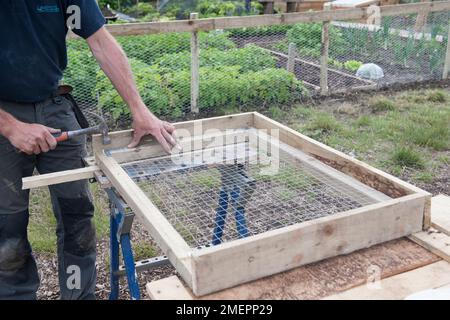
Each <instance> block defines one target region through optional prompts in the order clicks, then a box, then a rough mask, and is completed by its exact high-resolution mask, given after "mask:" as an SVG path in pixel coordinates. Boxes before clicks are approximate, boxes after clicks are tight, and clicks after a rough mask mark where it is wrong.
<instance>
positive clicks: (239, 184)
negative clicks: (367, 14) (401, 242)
mask: <svg viewBox="0 0 450 320" xmlns="http://www.w3.org/2000/svg"><path fill="white" fill-rule="evenodd" d="M271 152H273V150H272V149H271V150H269V151H267V150H266V149H264V148H256V147H254V146H252V145H250V144H249V143H248V142H247V143H246V142H243V143H239V144H235V145H228V146H224V147H216V148H214V149H213V150H212V151H211V150H209V151H206V152H205V150H200V151H197V152H194V153H192V157H186V156H183V154H181V155H178V156H176V157H174V156H172V157H165V158H159V159H149V160H141V161H136V162H132V163H128V164H124V165H123V168H124V170H125V171H126V172H127V173H128V174H129V175H130V177H132V178H133V179H134V181H136V183H137V184H138V185H139V186H140V187H141V189H142V190H143V191H144V192H145V193H146V195H147V196H148V197H149V198H150V199H151V200H152V202H153V203H154V204H155V205H156V206H157V207H158V209H159V210H160V211H161V212H162V213H163V214H164V215H165V217H166V218H167V219H168V221H169V222H170V223H171V224H172V226H173V227H174V228H175V229H176V230H177V231H178V232H179V234H180V235H181V236H182V237H183V238H184V240H185V241H186V242H187V243H188V244H189V245H190V246H191V247H198V246H208V245H218V244H220V243H222V242H226V241H232V240H235V239H239V238H244V237H248V236H251V235H256V234H260V233H263V232H266V231H270V230H274V229H278V228H282V227H285V226H289V225H292V224H295V223H299V222H304V221H309V220H313V219H317V218H320V217H324V216H328V215H332V214H336V213H339V212H344V211H347V210H350V209H354V208H359V207H362V206H365V205H369V204H373V203H376V202H377V200H374V199H373V198H372V197H370V196H368V195H367V194H366V193H363V192H361V191H360V190H358V189H356V188H354V187H353V186H350V185H348V184H347V183H345V182H342V181H341V180H338V179H336V178H335V177H332V176H331V175H329V174H328V173H327V172H325V171H322V170H320V169H318V168H317V167H314V166H312V165H311V164H309V163H307V162H306V161H303V160H302V159H300V158H297V157H295V156H293V155H292V154H291V153H290V152H287V151H284V150H280V152H278V153H277V156H276V157H277V163H278V165H277V170H276V171H273V172H271V174H267V172H266V171H264V168H265V167H267V166H268V165H269V163H270V161H267V160H268V159H272V160H274V157H275V155H274V154H272V153H271ZM197 157H199V158H198V159H197ZM181 159H183V160H181ZM262 159H264V160H262Z"/></svg>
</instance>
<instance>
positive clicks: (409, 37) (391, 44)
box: [64, 11, 450, 129]
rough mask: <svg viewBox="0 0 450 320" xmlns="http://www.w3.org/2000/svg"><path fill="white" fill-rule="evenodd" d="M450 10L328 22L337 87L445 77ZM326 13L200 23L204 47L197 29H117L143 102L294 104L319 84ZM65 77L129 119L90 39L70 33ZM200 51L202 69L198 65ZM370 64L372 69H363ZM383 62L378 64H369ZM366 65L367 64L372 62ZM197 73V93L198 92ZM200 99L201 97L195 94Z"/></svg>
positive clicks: (116, 118) (118, 117) (115, 118)
mask: <svg viewBox="0 0 450 320" xmlns="http://www.w3.org/2000/svg"><path fill="white" fill-rule="evenodd" d="M449 20H450V13H449V12H448V11H445V12H431V13H429V14H428V15H426V19H425V18H424V17H423V14H421V13H419V14H408V15H400V14H399V15H396V16H386V17H382V19H381V23H380V24H379V25H368V24H367V23H366V22H365V21H339V22H337V21H334V22H331V25H330V28H329V53H328V65H327V69H328V72H327V74H328V87H329V89H330V92H340V91H344V92H346V91H350V90H356V89H361V88H373V87H383V86H389V85H392V84H399V83H410V82H416V81H421V80H431V79H440V78H441V77H442V70H443V66H444V61H445V53H446V47H447V41H448V28H449ZM322 30H323V23H298V24H286V25H274V26H262V27H249V28H230V29H225V30H213V31H209V32H199V33H198V48H199V56H198V58H197V57H196V56H193V55H192V46H193V45H195V43H196V42H193V41H192V34H191V33H189V32H179V33H162V34H153V35H136V36H119V37H117V39H118V41H119V43H120V44H121V45H122V47H123V49H124V51H125V52H126V53H127V55H128V57H129V58H130V63H131V67H132V69H133V72H134V75H135V79H136V82H137V85H138V88H139V91H140V93H141V95H142V97H143V100H144V102H145V104H146V105H147V106H148V107H149V108H150V109H151V110H152V111H153V112H154V113H155V114H156V115H157V116H159V117H161V118H163V119H165V120H169V121H176V120H181V119H190V118H195V117H198V116H199V115H198V114H197V113H193V112H192V108H193V104H195V105H196V106H195V107H196V108H195V109H197V108H198V109H199V110H200V116H202V117H203V116H205V115H209V114H223V113H228V112H239V111H244V110H245V111H255V110H256V111H258V110H262V109H265V108H267V107H268V106H272V105H278V106H280V105H281V106H286V107H289V106H290V105H292V104H294V103H296V102H297V101H300V100H301V99H303V98H304V97H306V96H308V95H315V94H318V93H319V92H320V85H321V81H320V79H321V64H320V57H321V54H322V51H321V50H322ZM68 55H69V66H68V69H67V71H66V73H65V78H64V82H65V83H67V84H70V85H72V86H73V87H74V88H75V92H74V95H75V98H76V99H77V101H78V102H79V103H80V105H81V107H82V109H83V110H90V111H94V112H96V113H101V114H102V115H103V116H104V117H106V118H107V119H108V120H109V123H110V125H111V128H112V129H116V128H121V129H124V128H128V127H129V126H130V123H131V115H130V113H129V110H128V108H127V107H126V104H125V103H124V102H123V101H122V99H121V98H120V97H119V95H118V93H117V92H116V91H115V90H114V88H113V86H112V85H111V83H110V82H109V80H108V79H107V78H106V76H105V75H104V74H103V72H102V71H101V70H100V68H99V67H98V65H97V64H96V62H95V59H94V58H93V57H92V54H91V53H90V51H89V49H88V47H87V45H86V44H85V43H84V42H83V41H81V40H70V41H69V46H68ZM193 59H198V65H199V67H198V69H196V68H193V67H192V66H193V65H194V66H195V64H193V61H194V60H193ZM367 65H369V72H368V73H367V72H365V73H364V72H359V71H360V70H359V69H361V68H363V67H366V66H367ZM373 65H376V66H377V67H379V68H378V69H377V70H381V73H382V75H383V77H378V75H379V74H380V73H379V72H378V73H377V72H375V75H374V74H373V72H372V71H373V70H371V69H370V66H372V68H373ZM366 71H367V70H366ZM193 75H197V77H198V79H199V82H198V84H195V83H194V87H195V86H196V85H197V86H198V91H199V93H198V101H197V100H195V101H193V95H192V90H193V89H192V88H193V83H192V82H193V79H194V78H195V77H194V76H193ZM194 102H195V103H194Z"/></svg>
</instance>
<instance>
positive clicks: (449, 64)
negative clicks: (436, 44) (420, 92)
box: [442, 24, 450, 79]
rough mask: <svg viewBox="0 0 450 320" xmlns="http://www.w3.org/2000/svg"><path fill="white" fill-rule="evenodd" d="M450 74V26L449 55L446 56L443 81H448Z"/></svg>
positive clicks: (449, 37) (449, 35) (448, 37)
mask: <svg viewBox="0 0 450 320" xmlns="http://www.w3.org/2000/svg"><path fill="white" fill-rule="evenodd" d="M449 72H450V24H449V26H448V34H447V53H446V54H445V62H444V71H443V72H442V79H447V78H448V74H449Z"/></svg>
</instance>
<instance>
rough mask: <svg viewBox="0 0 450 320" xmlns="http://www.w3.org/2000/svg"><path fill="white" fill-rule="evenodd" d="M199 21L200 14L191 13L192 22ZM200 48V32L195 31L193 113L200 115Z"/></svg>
mask: <svg viewBox="0 0 450 320" xmlns="http://www.w3.org/2000/svg"><path fill="white" fill-rule="evenodd" d="M196 19H198V13H191V15H190V20H196ZM199 68H200V48H199V41H198V31H193V32H192V35H191V112H192V113H198V112H199V107H198V99H199V92H200V75H199Z"/></svg>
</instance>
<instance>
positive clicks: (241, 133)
mask: <svg viewBox="0 0 450 320" xmlns="http://www.w3.org/2000/svg"><path fill="white" fill-rule="evenodd" d="M246 135H247V136H248V129H226V130H225V131H223V130H217V131H215V132H212V133H211V134H202V135H198V136H193V137H188V138H185V137H184V138H183V139H182V140H181V139H178V145H179V146H180V147H181V151H177V150H175V151H174V153H173V154H172V155H174V156H176V155H177V154H179V153H181V152H182V153H186V152H192V151H196V150H200V149H205V148H214V147H218V146H224V145H227V144H233V143H234V142H235V141H238V140H239V139H240V140H242V139H243V138H245V136H246ZM110 154H111V156H112V157H113V158H114V159H115V160H116V161H117V162H118V163H126V162H132V161H137V160H141V159H149V158H155V157H162V156H169V157H170V156H171V155H167V153H166V152H165V150H164V149H163V148H162V147H161V145H160V144H159V143H157V142H155V143H151V144H148V145H143V146H140V147H137V148H133V149H127V148H122V149H117V150H111V151H110Z"/></svg>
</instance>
